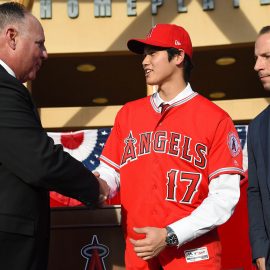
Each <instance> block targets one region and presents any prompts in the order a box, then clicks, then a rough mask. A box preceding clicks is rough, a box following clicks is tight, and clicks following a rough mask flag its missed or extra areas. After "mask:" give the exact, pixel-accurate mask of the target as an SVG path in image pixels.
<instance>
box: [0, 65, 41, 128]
mask: <svg viewBox="0 0 270 270" xmlns="http://www.w3.org/2000/svg"><path fill="white" fill-rule="evenodd" d="M0 73H2V74H3V76H5V78H7V79H8V81H10V82H11V83H12V81H13V82H14V83H15V85H17V86H18V87H17V88H16V89H18V90H19V91H21V92H22V93H23V94H24V96H26V97H27V99H28V101H29V105H30V106H31V108H32V110H33V113H34V115H35V117H36V119H37V121H38V122H39V123H40V125H41V121H40V117H39V114H38V111H37V108H36V106H35V103H34V102H33V99H32V96H31V94H30V93H29V90H28V89H27V88H26V87H25V86H24V85H23V84H22V83H21V82H20V81H18V80H17V79H16V78H15V77H13V76H12V75H10V74H9V73H8V72H7V71H6V70H5V69H4V68H3V67H2V66H1V65H0Z"/></svg>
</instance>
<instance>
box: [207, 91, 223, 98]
mask: <svg viewBox="0 0 270 270" xmlns="http://www.w3.org/2000/svg"><path fill="white" fill-rule="evenodd" d="M209 97H210V98H213V99H221V98H224V97H226V93H224V92H212V93H210V94H209Z"/></svg>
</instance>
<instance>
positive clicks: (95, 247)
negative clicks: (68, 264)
mask: <svg viewBox="0 0 270 270" xmlns="http://www.w3.org/2000/svg"><path fill="white" fill-rule="evenodd" d="M81 255H82V256H83V257H84V258H85V259H86V264H85V268H84V270H106V266H105V264H104V259H105V258H106V257H107V256H108V255H109V248H108V247H107V246H105V245H102V244H100V243H99V242H98V238H97V236H96V235H93V237H92V242H91V244H89V245H86V246H84V247H83V248H82V249H81Z"/></svg>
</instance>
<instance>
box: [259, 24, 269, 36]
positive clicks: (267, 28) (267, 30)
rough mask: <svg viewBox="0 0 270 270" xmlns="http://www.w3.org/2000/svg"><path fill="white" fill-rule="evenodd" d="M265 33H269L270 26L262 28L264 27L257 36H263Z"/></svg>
mask: <svg viewBox="0 0 270 270" xmlns="http://www.w3.org/2000/svg"><path fill="white" fill-rule="evenodd" d="M266 33H270V25H267V26H264V27H263V28H262V29H261V30H260V32H259V35H263V34H266Z"/></svg>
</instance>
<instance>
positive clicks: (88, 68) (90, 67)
mask: <svg viewBox="0 0 270 270" xmlns="http://www.w3.org/2000/svg"><path fill="white" fill-rule="evenodd" d="M95 69H96V67H95V66H94V65H92V64H81V65H78V66H77V70H78V71H81V72H92V71H94V70H95Z"/></svg>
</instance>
